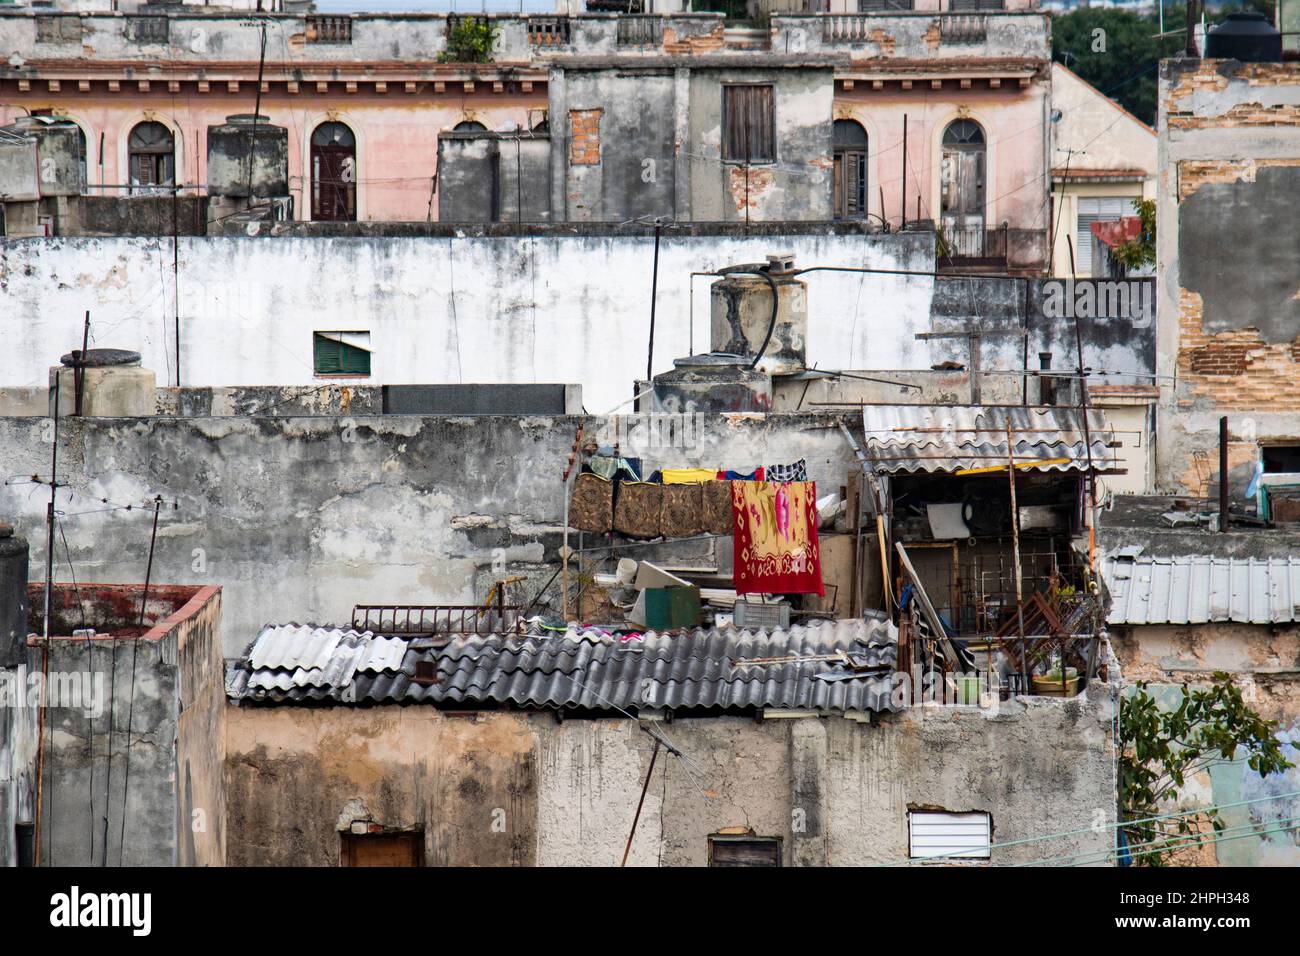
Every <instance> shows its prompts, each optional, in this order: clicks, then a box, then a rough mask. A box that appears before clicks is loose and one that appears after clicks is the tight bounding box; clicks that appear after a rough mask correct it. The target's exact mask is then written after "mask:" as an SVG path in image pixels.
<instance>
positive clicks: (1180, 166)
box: [1157, 60, 1300, 499]
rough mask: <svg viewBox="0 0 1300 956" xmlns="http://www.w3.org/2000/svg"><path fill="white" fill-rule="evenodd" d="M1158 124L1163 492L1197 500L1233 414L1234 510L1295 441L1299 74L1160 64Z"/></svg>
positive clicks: (1299, 432) (1299, 324)
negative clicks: (1270, 458)
mask: <svg viewBox="0 0 1300 956" xmlns="http://www.w3.org/2000/svg"><path fill="white" fill-rule="evenodd" d="M1160 114H1161V126H1160V131H1159V143H1158V151H1159V159H1160V163H1159V166H1160V176H1159V183H1158V198H1157V258H1158V263H1157V274H1158V275H1160V276H1161V281H1160V283H1159V287H1160V300H1159V304H1158V308H1159V313H1160V315H1161V317H1162V318H1161V323H1160V330H1159V353H1160V366H1159V369H1158V371H1159V373H1160V379H1159V384H1160V385H1161V390H1162V396H1161V403H1160V407H1159V419H1158V429H1159V433H1160V445H1159V457H1158V462H1157V469H1158V480H1159V483H1160V486H1161V487H1162V488H1167V489H1170V490H1181V491H1191V492H1193V493H1199V489H1197V488H1195V487H1194V486H1193V485H1194V476H1195V472H1196V469H1195V465H1194V459H1193V454H1194V453H1195V452H1198V451H1202V452H1207V453H1209V455H1210V456H1211V458H1213V457H1215V448H1216V446H1217V442H1218V438H1217V429H1218V419H1219V417H1220V416H1221V415H1227V416H1228V417H1229V436H1230V441H1231V443H1232V458H1231V460H1230V464H1231V467H1232V471H1231V473H1230V475H1229V481H1230V482H1231V486H1232V494H1233V496H1234V498H1237V499H1240V498H1241V497H1242V496H1243V493H1244V490H1245V487H1246V484H1247V483H1248V482H1249V480H1250V477H1251V474H1252V472H1253V464H1254V459H1255V457H1256V455H1257V448H1258V444H1259V443H1260V442H1261V441H1268V440H1270V439H1272V440H1291V441H1296V440H1300V417H1298V416H1297V415H1296V414H1295V410H1296V408H1300V334H1298V332H1297V330H1298V328H1300V299H1298V298H1297V297H1298V296H1300V246H1297V244H1296V243H1295V242H1292V241H1289V240H1290V238H1291V237H1292V235H1293V234H1294V232H1295V228H1294V224H1295V221H1296V218H1297V216H1298V215H1300V192H1297V189H1300V64H1297V63H1294V62H1285V63H1238V62H1236V61H1228V60H1198V61H1176V60H1170V61H1165V62H1164V63H1162V64H1161V74H1160ZM1166 317H1167V318H1166Z"/></svg>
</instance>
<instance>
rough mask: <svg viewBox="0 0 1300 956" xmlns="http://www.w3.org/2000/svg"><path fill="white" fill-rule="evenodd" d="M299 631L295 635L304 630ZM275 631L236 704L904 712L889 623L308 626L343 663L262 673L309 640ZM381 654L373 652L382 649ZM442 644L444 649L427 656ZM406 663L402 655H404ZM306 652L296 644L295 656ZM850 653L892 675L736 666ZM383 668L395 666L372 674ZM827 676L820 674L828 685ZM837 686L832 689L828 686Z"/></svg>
mask: <svg viewBox="0 0 1300 956" xmlns="http://www.w3.org/2000/svg"><path fill="white" fill-rule="evenodd" d="M295 627H298V626H297V625H295ZM285 630H286V628H275V627H268V628H265V629H263V631H262V633H261V634H260V635H259V636H258V638H257V640H256V641H255V642H254V644H253V647H252V650H251V651H250V653H249V656H248V657H247V658H245V659H244V660H242V661H240V662H239V663H237V664H236V665H234V667H233V668H232V669H231V671H230V673H229V675H228V686H227V690H228V692H229V694H230V696H231V698H232V699H235V700H247V701H250V702H269V703H303V702H316V701H320V702H339V703H357V704H365V703H376V704H379V703H431V704H441V705H446V706H450V707H455V708H457V709H473V708H476V707H480V706H481V707H488V708H490V707H497V706H503V705H508V706H515V707H520V708H525V709H555V708H561V707H563V708H581V709H585V710H597V711H600V710H608V711H617V710H627V711H633V712H635V711H638V710H645V709H658V708H665V707H668V708H673V709H675V710H734V709H755V708H781V709H786V708H809V709H815V710H839V711H883V710H893V709H897V708H896V707H895V706H894V705H893V704H892V703H891V701H890V697H889V693H890V688H891V676H892V669H893V666H894V665H895V663H896V660H897V653H898V646H897V632H896V630H895V629H894V627H893V625H891V624H889V623H888V622H879V621H864V620H843V621H822V622H814V623H810V624H806V625H796V626H794V627H791V628H790V629H789V630H776V631H772V632H771V633H768V632H766V631H762V630H755V631H748V630H745V631H742V630H737V629H735V628H725V629H717V628H714V629H712V630H704V629H702V628H700V629H696V630H694V631H687V632H682V633H678V634H656V633H654V632H647V633H645V634H644V635H642V636H641V638H639V639H638V638H629V639H626V640H624V639H622V638H620V637H619V636H617V635H611V634H608V633H606V632H604V631H599V630H595V629H588V630H585V631H578V630H570V631H568V632H567V633H549V634H547V633H537V634H529V635H526V636H514V635H507V636H502V635H496V634H493V635H468V636H456V637H451V638H449V639H446V642H445V643H442V640H443V639H441V638H440V639H435V640H430V639H423V640H421V639H416V640H413V641H410V642H407V641H404V640H402V639H400V638H381V637H375V636H374V635H370V634H368V633H367V634H360V635H359V634H357V632H355V631H343V630H341V629H338V628H329V627H316V628H310V627H307V628H299V630H309V631H311V632H312V634H313V635H314V637H313V639H312V641H311V642H309V643H310V644H312V646H313V647H315V646H320V647H323V646H327V645H331V644H332V645H333V646H334V648H335V652H334V656H332V657H331V658H330V659H329V660H326V661H321V660H320V659H319V657H318V656H315V655H307V660H308V663H309V664H311V665H312V666H311V667H301V666H275V667H272V666H259V664H258V662H265V661H267V660H275V661H277V662H279V661H283V660H285V659H287V658H289V657H291V655H290V654H288V653H283V652H282V653H280V654H279V655H276V654H273V653H272V651H273V650H279V648H278V642H279V641H281V640H286V641H287V640H294V641H302V640H303V638H302V637H301V636H294V637H292V638H290V637H288V636H287V635H282V634H281V633H279V632H283V631H285ZM381 644H382V645H383V647H382V650H376V646H377V645H381ZM435 644H441V646H430V645H435ZM396 645H401V647H402V653H401V656H400V657H398V654H397V646H396ZM296 646H297V645H295V647H296ZM839 652H846V653H848V654H850V655H852V656H853V657H854V659H855V662H856V663H857V664H860V665H863V666H867V667H880V666H884V667H886V669H884V670H883V671H879V672H876V673H873V674H868V675H865V676H863V675H858V674H855V673H854V672H853V671H852V670H850V669H849V668H848V667H847V666H846V665H845V664H844V663H841V662H838V661H827V660H792V661H783V662H775V663H766V664H761V665H742V666H737V665H736V662H737V661H739V660H751V659H754V658H791V657H793V658H808V657H814V656H825V655H831V654H837V653H839ZM375 660H382V661H383V662H384V663H385V664H394V663H396V664H397V666H395V667H382V668H372V667H370V666H369V663H370V662H371V661H375ZM420 661H424V662H431V663H432V665H433V669H434V671H435V672H436V674H437V677H438V680H437V682H436V683H432V684H422V683H417V682H415V681H414V680H413V678H414V677H415V674H416V664H417V663H418V662H420ZM819 675H821V676H819ZM827 678H830V679H827Z"/></svg>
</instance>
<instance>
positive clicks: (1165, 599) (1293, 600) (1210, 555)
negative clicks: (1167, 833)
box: [1101, 498, 1300, 866]
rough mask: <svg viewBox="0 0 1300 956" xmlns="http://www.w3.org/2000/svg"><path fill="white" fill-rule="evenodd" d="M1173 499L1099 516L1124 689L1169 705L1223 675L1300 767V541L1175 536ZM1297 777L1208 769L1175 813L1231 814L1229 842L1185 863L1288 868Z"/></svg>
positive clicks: (1193, 527)
mask: <svg viewBox="0 0 1300 956" xmlns="http://www.w3.org/2000/svg"><path fill="white" fill-rule="evenodd" d="M1176 506H1177V502H1176V500H1174V499H1168V498H1132V499H1128V500H1125V501H1121V503H1120V504H1119V505H1117V506H1116V508H1115V509H1114V510H1113V511H1112V512H1109V513H1107V514H1106V516H1105V519H1104V521H1103V523H1102V543H1103V545H1104V547H1105V550H1106V552H1107V557H1106V559H1105V560H1104V561H1103V563H1102V566H1101V569H1102V576H1103V579H1104V580H1105V582H1106V586H1107V589H1108V590H1109V592H1110V595H1111V600H1112V603H1111V607H1110V611H1109V614H1108V627H1109V629H1110V634H1111V640H1112V643H1113V645H1114V649H1115V653H1116V655H1117V656H1118V657H1119V659H1120V661H1121V666H1122V667H1123V672H1124V681H1125V682H1126V683H1130V684H1131V683H1134V682H1137V681H1147V682H1149V683H1150V685H1151V692H1152V693H1153V694H1155V695H1156V696H1157V698H1158V699H1161V700H1162V701H1164V702H1166V703H1168V704H1171V705H1176V703H1177V700H1178V698H1179V695H1180V694H1181V687H1182V684H1183V683H1184V682H1186V683H1187V684H1189V685H1191V686H1193V687H1195V686H1197V685H1198V684H1204V683H1205V682H1207V681H1208V680H1209V679H1210V678H1211V675H1212V674H1213V673H1215V672H1224V673H1227V674H1228V675H1230V677H1231V679H1232V681H1233V682H1234V683H1235V684H1236V685H1237V687H1239V688H1240V689H1241V690H1242V693H1243V696H1244V697H1245V699H1246V701H1247V703H1248V704H1249V706H1250V707H1252V708H1253V709H1254V710H1255V711H1256V712H1258V713H1259V714H1260V716H1262V717H1263V718H1265V719H1266V720H1275V721H1277V722H1278V728H1277V737H1278V740H1279V741H1280V742H1281V744H1282V751H1283V754H1284V755H1285V756H1286V757H1287V758H1288V759H1290V760H1291V762H1292V763H1295V764H1297V765H1298V766H1300V558H1298V557H1297V555H1300V533H1297V531H1296V526H1295V525H1290V526H1287V527H1280V528H1277V529H1273V530H1268V531H1265V530H1263V529H1248V530H1240V529H1239V530H1235V531H1231V532H1226V533H1220V532H1214V531H1209V530H1206V529H1205V527H1204V526H1203V525H1198V524H1197V523H1196V522H1194V521H1184V522H1183V523H1182V524H1181V526H1180V527H1178V528H1171V527H1169V526H1168V523H1167V522H1166V520H1165V519H1162V517H1161V515H1162V514H1173V515H1175V516H1178V515H1180V514H1181V516H1182V517H1183V518H1187V517H1188V515H1189V514H1192V513H1194V511H1188V510H1182V511H1181V512H1179V511H1171V510H1170V509H1173V508H1175V507H1176ZM1297 790H1300V770H1296V769H1292V770H1289V771H1287V772H1286V773H1282V774H1274V775H1271V776H1269V777H1267V778H1265V779H1262V780H1261V779H1260V777H1259V775H1258V774H1256V773H1255V772H1253V771H1252V770H1250V768H1249V767H1248V766H1247V765H1246V763H1245V761H1243V760H1242V759H1240V758H1238V759H1237V760H1235V761H1231V762H1223V763H1220V764H1217V765H1214V766H1211V767H1209V768H1208V769H1207V770H1206V771H1203V772H1201V773H1200V774H1198V775H1197V776H1196V777H1195V779H1193V780H1191V781H1190V782H1189V785H1188V787H1187V788H1186V790H1185V792H1184V795H1183V798H1182V800H1181V802H1180V803H1179V805H1178V806H1176V807H1171V809H1173V810H1193V809H1196V808H1198V807H1208V806H1214V805H1224V804H1227V805H1228V806H1227V807H1226V808H1225V809H1224V810H1223V811H1222V812H1221V819H1222V822H1223V824H1224V827H1225V835H1227V836H1230V837H1231V839H1225V840H1223V841H1222V842H1220V843H1216V844H1215V845H1214V846H1213V847H1205V848H1201V849H1199V850H1196V851H1187V852H1185V853H1184V854H1183V855H1182V857H1181V858H1180V859H1181V862H1184V863H1187V864H1193V865H1215V864H1218V865H1223V866H1295V865H1296V864H1297V862H1298V861H1300V845H1298V844H1297V837H1296V833H1295V831H1294V830H1292V831H1290V832H1286V831H1283V830H1280V828H1281V827H1283V826H1284V825H1285V824H1286V822H1287V821H1293V820H1294V819H1295V818H1296V817H1297V815H1300V803H1298V802H1297V798H1296V797H1295V796H1294V794H1295V792H1296V791H1297Z"/></svg>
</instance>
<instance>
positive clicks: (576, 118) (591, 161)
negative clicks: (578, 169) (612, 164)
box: [569, 109, 604, 166]
mask: <svg viewBox="0 0 1300 956" xmlns="http://www.w3.org/2000/svg"><path fill="white" fill-rule="evenodd" d="M602 112H604V111H603V110H599V109H595V110H569V164H570V165H572V166H596V165H599V163H600V114H601V113H602Z"/></svg>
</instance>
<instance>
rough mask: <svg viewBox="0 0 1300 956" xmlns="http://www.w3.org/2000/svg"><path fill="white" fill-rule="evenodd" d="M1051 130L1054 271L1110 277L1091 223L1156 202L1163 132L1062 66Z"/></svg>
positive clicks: (1055, 81)
mask: <svg viewBox="0 0 1300 956" xmlns="http://www.w3.org/2000/svg"><path fill="white" fill-rule="evenodd" d="M1051 128H1052V143H1051V149H1052V157H1051V159H1052V203H1053V206H1052V225H1053V231H1054V234H1055V236H1056V242H1055V245H1054V247H1053V249H1052V274H1053V275H1055V276H1058V277H1061V278H1065V277H1067V276H1082V277H1087V276H1096V277H1099V278H1101V277H1105V276H1106V271H1105V268H1104V266H1105V262H1104V259H1105V254H1104V252H1103V249H1102V248H1100V247H1099V240H1098V239H1097V238H1096V236H1095V235H1094V234H1093V231H1092V225H1093V223H1106V222H1116V221H1118V220H1120V219H1121V218H1123V217H1129V216H1136V215H1137V212H1136V210H1135V209H1134V207H1133V203H1134V201H1135V200H1140V199H1154V198H1155V193H1156V131H1155V130H1153V129H1152V128H1151V127H1150V126H1148V125H1147V124H1146V123H1144V122H1142V121H1141V120H1140V119H1138V118H1137V117H1136V116H1134V115H1132V114H1131V113H1129V112H1128V111H1126V110H1125V109H1124V108H1123V107H1122V106H1120V105H1119V104H1118V103H1116V102H1115V101H1114V100H1112V99H1110V98H1109V97H1107V96H1105V95H1104V94H1103V93H1102V92H1101V91H1100V90H1098V89H1096V88H1095V87H1093V86H1091V85H1090V84H1089V83H1087V82H1086V81H1085V80H1083V79H1081V78H1080V77H1079V76H1077V75H1076V74H1075V73H1074V72H1073V71H1072V70H1070V69H1069V68H1068V67H1066V66H1064V65H1062V64H1060V63H1053V64H1052V126H1051ZM1143 384H1150V383H1149V382H1148V383H1143Z"/></svg>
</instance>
